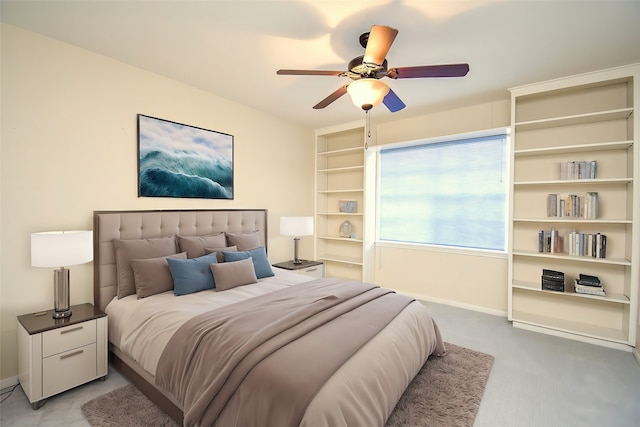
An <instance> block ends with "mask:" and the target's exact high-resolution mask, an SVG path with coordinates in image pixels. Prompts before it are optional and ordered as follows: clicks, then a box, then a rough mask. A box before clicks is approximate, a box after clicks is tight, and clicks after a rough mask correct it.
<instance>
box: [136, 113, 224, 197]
mask: <svg viewBox="0 0 640 427" xmlns="http://www.w3.org/2000/svg"><path fill="white" fill-rule="evenodd" d="M138 117H139V121H140V122H139V126H140V127H139V129H140V135H139V153H140V157H139V193H140V196H147V197H194V198H207V199H233V151H232V150H233V137H232V136H231V135H226V134H221V133H218V132H213V131H207V130H204V129H199V128H194V127H191V126H186V125H180V124H178V123H173V122H167V121H164V120H160V119H154V118H152V117H147V116H142V115H140V116H138Z"/></svg>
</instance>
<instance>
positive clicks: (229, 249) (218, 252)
mask: <svg viewBox="0 0 640 427" xmlns="http://www.w3.org/2000/svg"><path fill="white" fill-rule="evenodd" d="M204 251H205V252H206V253H207V254H212V253H214V252H215V253H216V258H217V259H218V262H224V254H223V253H222V251H226V252H237V251H238V248H237V247H235V246H227V247H226V248H204Z"/></svg>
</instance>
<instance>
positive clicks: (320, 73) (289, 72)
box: [276, 70, 344, 76]
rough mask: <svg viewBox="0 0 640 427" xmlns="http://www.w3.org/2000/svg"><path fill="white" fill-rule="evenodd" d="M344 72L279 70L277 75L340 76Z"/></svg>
mask: <svg viewBox="0 0 640 427" xmlns="http://www.w3.org/2000/svg"><path fill="white" fill-rule="evenodd" d="M342 73H344V71H327V70H278V71H277V72H276V74H278V75H280V76H283V75H290V76H340V75H341V74H342Z"/></svg>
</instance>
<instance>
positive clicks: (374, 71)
mask: <svg viewBox="0 0 640 427" xmlns="http://www.w3.org/2000/svg"><path fill="white" fill-rule="evenodd" d="M363 59H364V55H361V56H358V57H355V58H353V59H352V60H351V61H349V65H348V68H349V72H350V74H349V77H351V78H352V79H354V80H357V79H360V78H373V79H379V78H381V77H384V76H385V75H386V74H387V60H386V59H385V60H384V61H383V62H382V65H378V64H371V63H366V62H363Z"/></svg>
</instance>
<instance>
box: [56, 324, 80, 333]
mask: <svg viewBox="0 0 640 427" xmlns="http://www.w3.org/2000/svg"><path fill="white" fill-rule="evenodd" d="M81 329H82V326H78V327H77V328H73V329H64V330H62V331H60V335H62V334H68V333H69V332H75V331H79V330H81Z"/></svg>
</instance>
